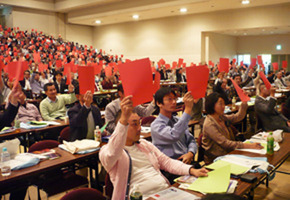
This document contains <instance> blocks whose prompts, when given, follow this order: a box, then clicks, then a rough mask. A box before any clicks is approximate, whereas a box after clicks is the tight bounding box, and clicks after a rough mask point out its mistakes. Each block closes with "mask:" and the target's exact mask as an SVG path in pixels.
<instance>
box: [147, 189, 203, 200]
mask: <svg viewBox="0 0 290 200" xmlns="http://www.w3.org/2000/svg"><path fill="white" fill-rule="evenodd" d="M148 199H150V200H151V199H153V200H176V199H178V200H188V199H190V200H196V199H200V197H198V196H196V195H194V194H191V193H189V192H185V191H183V190H180V189H178V188H175V187H170V188H167V189H165V190H162V191H160V192H157V193H156V194H153V195H151V196H149V198H148Z"/></svg>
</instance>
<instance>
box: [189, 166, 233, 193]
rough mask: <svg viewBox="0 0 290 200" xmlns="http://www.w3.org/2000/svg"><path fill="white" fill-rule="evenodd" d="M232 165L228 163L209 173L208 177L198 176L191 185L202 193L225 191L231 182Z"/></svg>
mask: <svg viewBox="0 0 290 200" xmlns="http://www.w3.org/2000/svg"><path fill="white" fill-rule="evenodd" d="M230 170H231V167H230V165H226V166H224V167H221V168H219V169H216V170H214V171H211V172H209V173H208V176H207V177H198V179H197V180H196V181H194V182H193V183H192V184H191V185H190V186H189V187H188V189H189V190H194V191H197V192H201V193H225V192H227V189H228V187H229V183H230V175H231V173H230Z"/></svg>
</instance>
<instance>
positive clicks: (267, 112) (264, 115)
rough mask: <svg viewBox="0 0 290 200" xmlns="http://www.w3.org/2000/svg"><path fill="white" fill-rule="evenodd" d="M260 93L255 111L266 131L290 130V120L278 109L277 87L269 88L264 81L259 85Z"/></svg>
mask: <svg viewBox="0 0 290 200" xmlns="http://www.w3.org/2000/svg"><path fill="white" fill-rule="evenodd" d="M259 90H260V95H258V96H257V97H256V100H255V111H256V113H257V115H258V117H259V118H260V120H261V122H262V126H263V129H264V130H265V131H274V130H276V129H282V130H283V131H285V132H290V127H289V126H290V122H289V121H288V119H287V118H286V117H285V116H284V115H282V114H281V113H279V112H278V111H277V110H276V108H275V107H276V102H277V99H276V98H275V88H273V87H271V88H270V89H267V88H266V86H265V85H264V83H261V84H260V85H259Z"/></svg>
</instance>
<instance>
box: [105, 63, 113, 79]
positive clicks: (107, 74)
mask: <svg viewBox="0 0 290 200" xmlns="http://www.w3.org/2000/svg"><path fill="white" fill-rule="evenodd" d="M105 74H106V76H107V77H109V76H112V66H110V65H109V66H107V67H106V68H105Z"/></svg>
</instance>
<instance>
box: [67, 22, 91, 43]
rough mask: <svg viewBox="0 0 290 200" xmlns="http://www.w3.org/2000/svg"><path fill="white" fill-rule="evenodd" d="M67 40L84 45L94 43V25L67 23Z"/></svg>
mask: <svg viewBox="0 0 290 200" xmlns="http://www.w3.org/2000/svg"><path fill="white" fill-rule="evenodd" d="M65 31H66V40H68V41H73V42H78V43H79V44H83V45H88V46H90V45H92V44H93V27H90V26H81V25H72V24H67V25H66V30H65Z"/></svg>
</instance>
